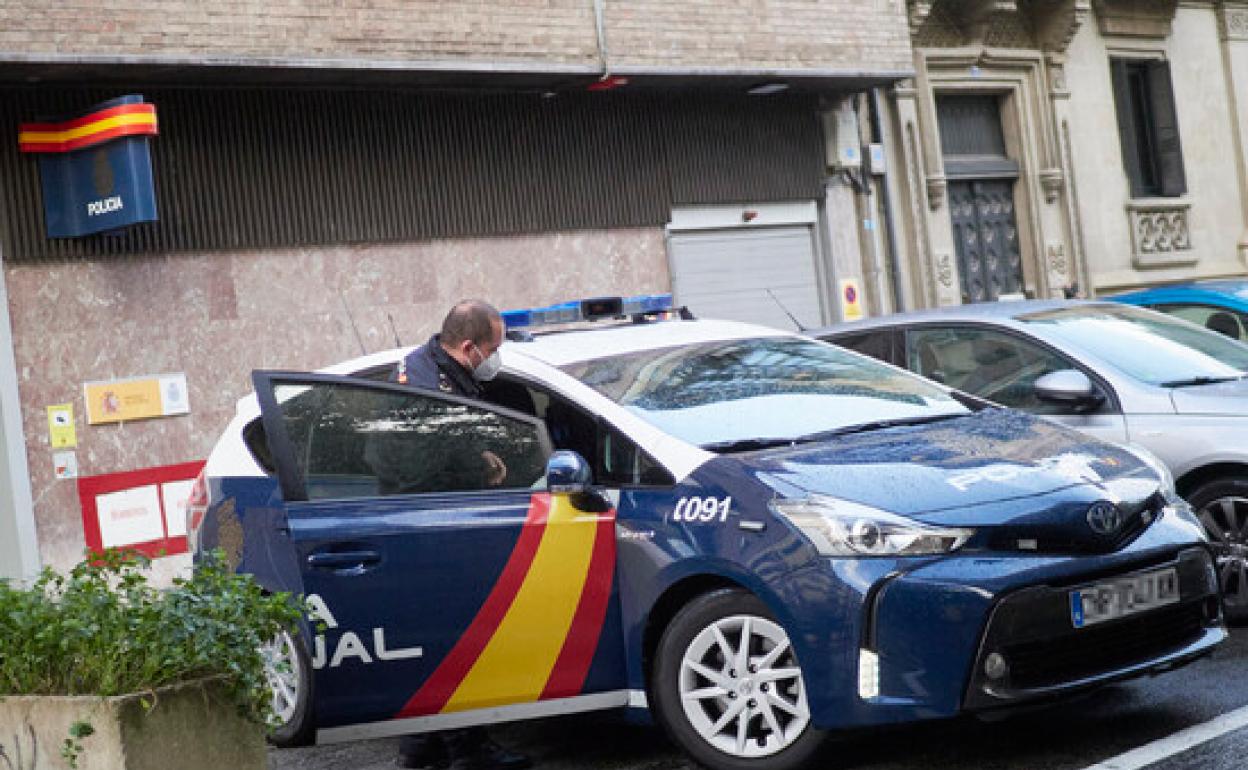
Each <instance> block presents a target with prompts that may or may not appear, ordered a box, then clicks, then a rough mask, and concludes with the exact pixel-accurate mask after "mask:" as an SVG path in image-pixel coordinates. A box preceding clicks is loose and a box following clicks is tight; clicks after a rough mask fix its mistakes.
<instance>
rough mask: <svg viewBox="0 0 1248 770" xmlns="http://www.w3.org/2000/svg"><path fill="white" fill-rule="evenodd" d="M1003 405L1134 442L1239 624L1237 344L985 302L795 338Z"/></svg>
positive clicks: (1106, 317)
mask: <svg viewBox="0 0 1248 770" xmlns="http://www.w3.org/2000/svg"><path fill="white" fill-rule="evenodd" d="M808 333H809V334H812V335H813V336H817V337H819V338H821V339H824V340H827V341H829V342H834V343H836V344H838V345H843V346H845V347H848V348H852V349H854V350H857V351H859V352H861V353H867V354H869V355H872V356H875V357H876V358H880V359H883V360H885V361H888V362H889V363H893V364H896V365H898V366H902V367H905V368H907V369H910V370H911V371H914V372H917V373H919V374H922V375H924V376H926V377H929V378H931V379H933V380H936V381H938V382H942V383H944V384H946V385H948V386H950V387H953V388H957V389H959V390H962V391H964V392H966V393H970V394H972V395H975V396H978V397H981V398H984V399H988V400H990V401H995V402H997V403H999V404H1001V405H1003V406H1008V407H1013V408H1016V409H1022V410H1025V411H1028V412H1032V413H1036V414H1043V415H1047V416H1049V417H1051V418H1053V419H1055V420H1058V421H1059V422H1062V423H1065V424H1066V425H1069V426H1071V427H1074V428H1078V429H1080V430H1083V431H1086V432H1087V433H1090V434H1092V435H1095V436H1097V437H1099V438H1103V439H1108V440H1111V441H1117V442H1120V443H1130V444H1133V445H1136V446H1140V447H1144V448H1145V449H1148V450H1150V451H1152V452H1153V454H1155V455H1157V457H1159V458H1160V459H1161V460H1162V461H1163V462H1164V463H1165V464H1166V465H1167V466H1168V467H1169V468H1170V470H1171V472H1172V473H1173V474H1174V476H1175V481H1176V486H1177V489H1178V491H1179V493H1180V494H1182V495H1183V496H1184V497H1185V498H1186V499H1187V500H1188V502H1190V503H1191V504H1192V507H1193V508H1195V509H1196V511H1197V513H1198V514H1199V516H1200V519H1201V521H1202V522H1203V523H1204V525H1205V529H1206V530H1207V532H1208V534H1209V537H1210V539H1211V540H1212V541H1213V542H1214V543H1215V545H1216V546H1217V547H1218V551H1219V564H1218V568H1219V573H1220V579H1221V583H1222V590H1223V598H1224V602H1225V605H1226V611H1227V616H1228V618H1231V619H1234V620H1239V621H1244V620H1248V345H1244V344H1242V343H1239V342H1236V341H1233V340H1231V339H1229V338H1227V337H1225V336H1223V335H1221V334H1217V333H1216V332H1211V331H1208V330H1206V329H1204V328H1202V327H1199V326H1197V325H1195V324H1192V323H1188V322H1187V321H1183V320H1180V319H1178V318H1174V317H1171V316H1168V315H1165V314H1163V313H1159V312H1156V311H1153V310H1146V309H1143V308H1137V307H1131V306H1128V305H1121V304H1117V303H1110V302H1079V301H1059V300H1049V301H1046V300H1038V301H1027V302H996V303H984V304H976V305H963V306H960V307H952V308H942V309H939V310H928V311H919V312H913V313H900V314H897V315H892V316H886V317H883V318H875V319H868V320H865V321H857V322H854V323H846V324H840V325H836V326H830V327H827V328H824V329H819V330H815V331H810V332H808Z"/></svg>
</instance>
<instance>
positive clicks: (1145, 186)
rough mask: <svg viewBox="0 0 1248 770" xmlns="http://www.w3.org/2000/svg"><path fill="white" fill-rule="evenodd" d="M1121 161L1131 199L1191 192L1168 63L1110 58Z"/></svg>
mask: <svg viewBox="0 0 1248 770" xmlns="http://www.w3.org/2000/svg"><path fill="white" fill-rule="evenodd" d="M1110 70H1111V72H1112V73H1113V83H1114V102H1115V105H1116V106H1117V109H1118V132H1119V135H1120V137H1121V139H1122V161H1123V165H1124V167H1125V169H1126V172H1127V179H1128V181H1129V182H1130V185H1131V197H1132V198H1159V197H1160V198H1175V197H1178V196H1180V195H1183V194H1184V193H1185V192H1187V175H1186V173H1185V171H1184V169H1183V147H1182V143H1181V142H1180V141H1179V121H1178V114H1177V112H1176V111H1175V108H1174V88H1173V86H1172V85H1171V81H1170V63H1169V62H1166V61H1161V60H1149V59H1118V58H1114V59H1110Z"/></svg>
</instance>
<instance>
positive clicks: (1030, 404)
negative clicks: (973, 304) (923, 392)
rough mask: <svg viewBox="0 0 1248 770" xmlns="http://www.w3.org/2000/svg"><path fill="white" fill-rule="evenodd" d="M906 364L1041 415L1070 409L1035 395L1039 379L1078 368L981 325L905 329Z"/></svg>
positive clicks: (936, 377) (1027, 342) (1034, 345)
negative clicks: (974, 326) (1064, 370)
mask: <svg viewBox="0 0 1248 770" xmlns="http://www.w3.org/2000/svg"><path fill="white" fill-rule="evenodd" d="M906 350H907V356H906V358H907V368H908V369H910V370H911V371H914V372H918V373H919V374H921V375H923V376H924V377H927V378H929V379H933V380H936V381H937V382H943V383H944V384H946V385H948V386H949V387H951V388H957V389H958V390H962V391H965V392H967V393H970V394H971V395H974V396H979V397H980V398H986V399H988V400H989V401H995V402H996V403H998V404H1001V405H1003V406H1009V407H1013V408H1015V409H1023V410H1026V411H1028V412H1036V413H1040V414H1061V413H1065V412H1069V411H1070V410H1069V409H1068V408H1067V407H1064V406H1061V405H1059V404H1054V403H1051V402H1048V401H1042V400H1040V399H1039V398H1038V397H1037V396H1036V389H1035V383H1036V380H1037V379H1039V378H1040V377H1042V376H1044V375H1046V374H1048V373H1050V372H1056V371H1059V370H1062V369H1077V368H1078V367H1077V366H1075V364H1074V363H1073V362H1071V361H1070V360H1068V359H1066V358H1064V357H1062V356H1059V355H1057V354H1056V353H1053V352H1052V351H1050V350H1048V349H1047V348H1044V347H1041V346H1040V345H1037V344H1035V343H1032V342H1029V341H1027V340H1024V339H1022V338H1019V337H1016V336H1014V335H1012V334H1005V333H1003V332H998V331H994V330H991V329H982V328H971V327H968V328H954V329H950V328H922V329H911V330H909V331H907V332H906Z"/></svg>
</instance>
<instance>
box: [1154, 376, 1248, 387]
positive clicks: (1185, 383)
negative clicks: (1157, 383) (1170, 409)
mask: <svg viewBox="0 0 1248 770" xmlns="http://www.w3.org/2000/svg"><path fill="white" fill-rule="evenodd" d="M1242 378H1243V377H1242V375H1241V376H1240V377H1208V376H1205V377H1191V378H1189V379H1186V380H1170V381H1169V382H1163V383H1161V387H1163V388H1188V387H1192V386H1194V385H1213V384H1214V383H1218V382H1233V381H1235V380H1239V379H1242Z"/></svg>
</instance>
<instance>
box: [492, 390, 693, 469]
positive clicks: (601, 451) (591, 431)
mask: <svg viewBox="0 0 1248 770" xmlns="http://www.w3.org/2000/svg"><path fill="white" fill-rule="evenodd" d="M500 385H501V386H502V387H500ZM516 389H521V390H523V391H524V396H523V397H519V396H514V395H513V396H511V397H509V398H510V401H512V402H524V403H528V404H529V405H530V406H529V410H531V411H532V413H533V414H535V415H537V416H538V417H540V418H542V420H544V421H545V423H546V430H547V432H548V433H549V434H550V441H551V444H552V445H553V446H554V448H555V449H568V450H571V451H574V452H576V453H577V454H579V455H580V456H581V457H583V458H585V460H586V461H587V462H589V463H590V464H591V465H592V467H593V468H594V483H595V484H601V485H603V486H609V487H625V486H637V485H642V486H655V485H658V486H666V485H671V484H674V483H675V481H674V480H673V479H672V475H671V474H670V473H668V472H667V470H666V469H665V468H663V466H661V465H659V464H658V462H657V461H655V460H654V458H652V457H650V455H649V454H647V453H646V452H645V451H644V450H643V449H641V447H639V446H637V444H636V443H635V442H633V441H632V440H630V439H628V438H627V437H626V436H624V434H622V433H620V432H619V431H617V430H615V429H614V428H611V427H609V426H607V425H605V424H603V423H601V422H600V421H598V420H596V419H594V417H593V416H592V415H590V414H589V413H588V412H586V411H585V410H584V409H581V408H580V407H578V406H576V405H574V404H573V403H572V402H571V401H569V400H567V399H566V398H564V397H563V396H561V395H558V394H557V393H553V392H548V391H547V390H545V389H542V388H540V387H538V386H536V385H533V384H530V383H521V382H519V381H512V380H508V379H507V378H505V377H499V378H497V379H496V380H494V382H492V383H491V386H490V387H487V388H486V390H485V394H484V395H485V397H486V398H488V399H490V400H494V399H495V398H497V397H498V394H499V393H504V392H508V391H514V390H516ZM508 405H511V403H508Z"/></svg>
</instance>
